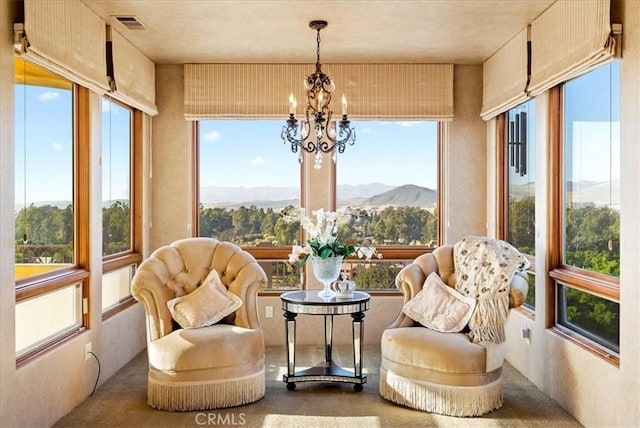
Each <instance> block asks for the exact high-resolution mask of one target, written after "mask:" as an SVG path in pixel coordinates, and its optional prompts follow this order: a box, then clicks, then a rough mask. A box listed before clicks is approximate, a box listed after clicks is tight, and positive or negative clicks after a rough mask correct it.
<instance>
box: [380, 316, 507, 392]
mask: <svg viewBox="0 0 640 428" xmlns="http://www.w3.org/2000/svg"><path fill="white" fill-rule="evenodd" d="M381 351H382V352H381V355H382V358H383V361H382V366H383V367H384V368H386V369H388V370H391V371H392V372H393V373H396V374H398V375H400V376H403V377H406V378H409V379H415V380H422V381H429V382H437V383H444V384H449V385H460V386H473V385H483V384H485V383H487V381H488V380H489V378H491V379H493V378H496V379H497V378H498V377H499V375H500V370H498V371H495V373H494V372H491V373H487V371H486V368H487V365H486V349H485V348H484V347H483V346H481V345H478V344H475V343H473V342H471V341H470V340H469V338H468V337H467V336H466V335H465V334H463V333H440V332H438V331H434V330H431V329H428V328H426V327H402V328H395V329H389V330H385V331H384V333H383V334H382V340H381Z"/></svg>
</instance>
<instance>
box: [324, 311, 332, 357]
mask: <svg viewBox="0 0 640 428" xmlns="http://www.w3.org/2000/svg"><path fill="white" fill-rule="evenodd" d="M332 345H333V315H325V316H324V361H325V362H326V363H327V367H329V366H330V365H331V347H332Z"/></svg>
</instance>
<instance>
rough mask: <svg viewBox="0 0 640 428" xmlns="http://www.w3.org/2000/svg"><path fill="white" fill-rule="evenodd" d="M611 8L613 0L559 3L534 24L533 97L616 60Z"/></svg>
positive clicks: (532, 27) (559, 1) (530, 86)
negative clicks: (614, 57)
mask: <svg viewBox="0 0 640 428" xmlns="http://www.w3.org/2000/svg"><path fill="white" fill-rule="evenodd" d="M610 7H611V5H610V0H589V1H575V0H558V1H557V2H556V3H554V4H553V5H552V6H551V7H550V8H549V9H547V10H546V11H545V12H544V13H543V14H542V15H540V16H539V17H538V18H536V19H535V20H534V21H533V22H532V23H531V43H532V59H531V82H530V83H529V93H530V95H532V96H535V95H538V94H540V93H541V92H544V91H546V90H547V89H549V88H552V87H553V86H555V85H557V84H559V83H561V82H564V81H567V80H569V79H571V78H573V77H575V76H577V75H579V74H582V73H584V72H586V71H588V70H590V69H591V68H593V67H595V66H597V65H600V64H603V63H605V62H607V61H608V60H611V59H613V54H614V48H615V40H614V38H613V36H612V35H611V19H610V16H609V13H610Z"/></svg>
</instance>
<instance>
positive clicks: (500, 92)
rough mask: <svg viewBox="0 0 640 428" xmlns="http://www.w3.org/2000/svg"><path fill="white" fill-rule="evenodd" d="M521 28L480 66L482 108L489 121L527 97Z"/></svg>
mask: <svg viewBox="0 0 640 428" xmlns="http://www.w3.org/2000/svg"><path fill="white" fill-rule="evenodd" d="M527 56H528V55H527V29H526V28H525V29H524V30H522V31H521V32H520V33H518V34H517V35H516V36H515V37H514V38H513V39H511V40H510V41H509V42H508V43H507V44H506V45H504V46H503V47H502V48H500V49H499V50H498V51H497V52H496V53H494V54H493V55H492V56H491V57H490V58H489V59H488V60H486V61H485V62H484V64H483V65H482V83H483V85H482V111H481V113H480V115H481V116H482V118H483V119H484V120H489V119H491V118H493V117H495V116H497V115H498V114H500V113H503V112H505V111H507V110H509V109H510V108H512V107H515V106H517V105H518V104H521V103H523V102H524V101H526V100H527V99H528V98H529V97H528V96H527V92H526V89H527V79H528V70H527V67H528V58H527Z"/></svg>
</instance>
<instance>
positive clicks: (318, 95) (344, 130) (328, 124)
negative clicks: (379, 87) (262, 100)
mask: <svg viewBox="0 0 640 428" xmlns="http://www.w3.org/2000/svg"><path fill="white" fill-rule="evenodd" d="M309 27H311V28H312V29H314V30H316V31H317V33H318V35H317V43H318V48H317V51H316V55H317V59H316V71H315V73H313V74H311V75H309V76H307V78H306V79H305V81H304V89H305V91H306V94H307V107H306V108H305V109H304V115H305V118H304V119H302V120H301V121H300V127H298V120H297V119H296V99H295V98H294V96H293V93H292V94H291V95H290V96H289V119H287V124H286V125H285V126H283V127H282V134H281V137H282V140H283V141H284V143H285V144H286V143H287V142H289V143H290V144H291V151H292V152H293V153H298V161H299V162H300V163H302V160H303V156H302V151H303V150H304V151H305V152H307V153H315V164H314V168H316V169H319V168H320V167H321V166H322V157H323V156H322V154H323V153H333V157H332V158H333V162H334V163H335V162H336V161H337V154H338V153H344V149H345V147H346V145H347V143H348V144H349V145H353V144H354V143H355V142H356V131H355V129H353V128H352V127H350V126H349V124H350V122H349V120H348V119H347V100H346V98H345V97H344V95H343V96H342V119H341V120H339V121H332V120H331V118H332V116H333V112H332V111H331V108H330V107H329V103H330V102H331V93H332V92H333V90H334V89H335V84H334V83H333V79H332V78H331V77H329V76H327V75H326V74H324V73H323V72H322V69H321V66H320V30H322V29H324V28H326V27H327V21H311V22H310V23H309ZM311 122H313V125H311ZM312 128H313V129H312ZM298 135H299V136H300V137H299V138H298Z"/></svg>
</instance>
